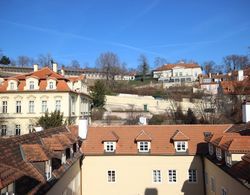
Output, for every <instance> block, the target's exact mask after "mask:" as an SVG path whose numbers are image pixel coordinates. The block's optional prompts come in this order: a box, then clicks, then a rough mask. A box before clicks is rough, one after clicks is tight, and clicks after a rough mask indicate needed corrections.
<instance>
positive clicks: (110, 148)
mask: <svg viewBox="0 0 250 195" xmlns="http://www.w3.org/2000/svg"><path fill="white" fill-rule="evenodd" d="M104 150H105V152H115V150H116V142H112V141H108V142H104Z"/></svg>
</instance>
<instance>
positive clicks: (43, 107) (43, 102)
mask: <svg viewBox="0 0 250 195" xmlns="http://www.w3.org/2000/svg"><path fill="white" fill-rule="evenodd" d="M46 111H48V105H47V100H42V113H44V112H46Z"/></svg>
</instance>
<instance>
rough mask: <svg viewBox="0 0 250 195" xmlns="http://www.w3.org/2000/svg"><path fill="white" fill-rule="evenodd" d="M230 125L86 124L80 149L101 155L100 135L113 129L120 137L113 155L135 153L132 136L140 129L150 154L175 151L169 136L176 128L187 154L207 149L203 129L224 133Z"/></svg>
mask: <svg viewBox="0 0 250 195" xmlns="http://www.w3.org/2000/svg"><path fill="white" fill-rule="evenodd" d="M230 126H231V125H146V126H140V125H138V126H137V125H136V126H119V127H117V126H114V127H89V130H88V134H87V139H86V140H85V141H84V142H83V145H82V151H83V152H84V154H85V155H103V144H102V140H103V136H104V135H105V134H106V133H107V132H112V131H113V132H115V133H116V135H117V136H118V137H119V140H118V142H117V144H116V154H130V155H133V154H137V153H138V150H137V145H136V143H135V138H136V137H137V136H138V135H139V134H140V132H141V130H142V128H143V130H144V131H145V133H147V134H148V135H150V137H151V139H152V141H151V154H160V155H162V154H163V155H169V154H171V155H172V154H175V148H174V146H173V143H171V137H172V136H173V134H174V133H175V132H176V129H179V130H180V131H181V132H183V133H184V134H185V135H186V136H187V137H188V138H189V139H190V141H189V145H188V146H189V148H188V149H189V154H196V153H201V152H204V151H206V150H207V146H206V144H205V143H204V141H203V140H204V135H203V132H204V131H210V132H212V133H218V132H221V133H222V132H223V131H225V130H226V129H228V128H229V127H230Z"/></svg>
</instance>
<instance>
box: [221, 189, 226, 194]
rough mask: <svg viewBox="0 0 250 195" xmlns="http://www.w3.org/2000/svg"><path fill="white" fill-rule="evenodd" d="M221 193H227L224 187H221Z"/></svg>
mask: <svg viewBox="0 0 250 195" xmlns="http://www.w3.org/2000/svg"><path fill="white" fill-rule="evenodd" d="M221 195H227V190H226V189H225V188H224V187H222V188H221Z"/></svg>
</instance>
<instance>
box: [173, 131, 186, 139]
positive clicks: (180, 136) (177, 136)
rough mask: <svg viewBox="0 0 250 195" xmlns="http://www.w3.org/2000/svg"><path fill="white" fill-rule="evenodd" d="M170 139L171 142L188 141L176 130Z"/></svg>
mask: <svg viewBox="0 0 250 195" xmlns="http://www.w3.org/2000/svg"><path fill="white" fill-rule="evenodd" d="M171 139H172V140H173V141H188V140H189V137H188V136H186V135H185V134H184V133H183V132H182V131H180V130H176V131H175V132H174V134H173V136H172V137H171Z"/></svg>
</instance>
